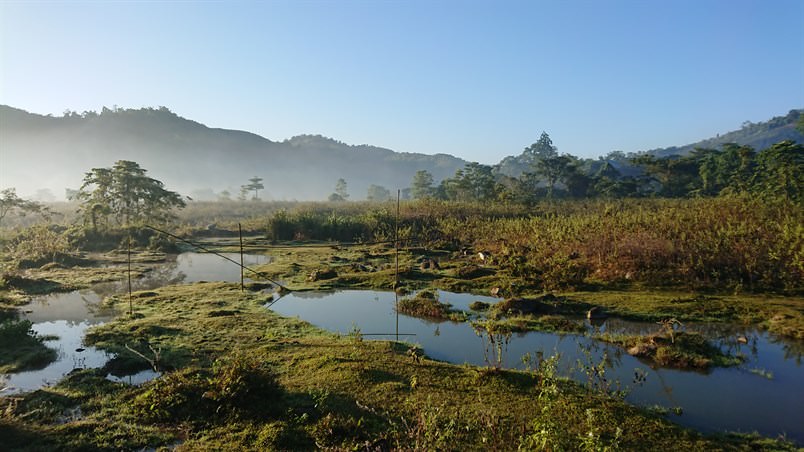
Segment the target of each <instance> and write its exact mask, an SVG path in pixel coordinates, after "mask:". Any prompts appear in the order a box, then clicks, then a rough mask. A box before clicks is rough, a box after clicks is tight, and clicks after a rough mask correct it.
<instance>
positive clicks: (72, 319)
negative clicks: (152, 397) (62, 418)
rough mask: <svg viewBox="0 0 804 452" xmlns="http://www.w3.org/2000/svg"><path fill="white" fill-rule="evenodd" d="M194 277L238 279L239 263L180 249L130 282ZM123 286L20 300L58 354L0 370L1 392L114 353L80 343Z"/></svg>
mask: <svg viewBox="0 0 804 452" xmlns="http://www.w3.org/2000/svg"><path fill="white" fill-rule="evenodd" d="M224 256H226V257H228V258H229V259H232V260H234V261H236V262H239V261H240V255H239V254H235V253H225V254H224ZM268 262H270V257H268V256H260V255H244V264H245V265H246V266H247V267H248V266H253V265H259V264H265V263H268ZM246 275H248V272H247V273H246ZM246 280H249V279H248V278H246ZM198 281H227V282H239V281H240V267H239V266H237V265H234V264H232V263H231V262H229V261H227V260H226V259H223V258H221V257H220V256H216V255H214V254H200V253H183V254H180V255H178V256H176V258H175V261H173V260H171V261H169V262H167V263H165V264H160V265H157V266H154V267H153V268H152V269H151V270H150V271H149V272H147V273H146V275H145V276H144V277H143V278H140V279H137V280H135V281H132V288H133V289H134V290H146V289H156V288H159V287H163V286H166V285H168V284H181V283H192V282H198ZM127 290H128V285H127V283H126V282H114V283H103V284H97V285H96V286H94V287H93V288H92V289H87V290H76V291H73V292H68V293H59V294H50V295H44V296H38V297H34V298H33V299H32V300H31V302H30V303H29V304H27V305H24V306H21V307H20V311H21V312H22V316H21V317H22V318H25V319H28V320H30V321H31V322H33V326H32V329H33V330H34V331H35V332H36V333H37V334H39V335H40V336H56V337H57V339H54V340H49V341H46V342H45V345H47V346H48V347H50V348H53V349H55V350H56V351H57V352H58V357H57V359H56V360H55V361H54V362H52V363H50V364H48V365H47V366H46V367H44V368H42V369H36V370H29V371H25V372H19V373H14V374H8V375H0V394H3V395H7V394H16V393H20V392H25V391H32V390H35V389H39V388H41V387H44V386H50V385H53V384H55V383H56V382H58V381H59V380H60V379H61V378H62V377H64V375H66V374H67V373H69V372H70V371H72V370H73V369H86V368H97V367H103V365H104V364H106V362H107V361H109V360H110V359H111V358H113V356H112V355H110V354H108V353H106V352H104V351H102V350H98V349H96V348H95V347H91V346H86V345H84V343H83V339H84V335H85V333H86V330H87V328H89V327H90V326H93V325H98V324H101V323H104V322H107V321H109V320H111V319H112V318H114V316H115V315H117V312H115V311H114V310H111V309H108V308H104V307H103V306H102V298H103V297H105V296H108V295H113V294H120V293H124V292H125V291H127ZM157 375H158V374H157V373H155V372H153V371H142V372H138V373H136V374H134V375H126V376H114V375H108V376H107V378H109V379H110V380H114V381H121V382H125V383H129V384H141V383H143V382H145V381H148V380H150V379H153V378H154V377H155V376H157Z"/></svg>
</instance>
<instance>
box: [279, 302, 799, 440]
mask: <svg viewBox="0 0 804 452" xmlns="http://www.w3.org/2000/svg"><path fill="white" fill-rule="evenodd" d="M439 300H440V301H442V302H447V303H450V304H452V305H453V306H454V307H455V308H457V309H462V310H468V304H469V303H471V302H472V301H475V300H480V301H485V302H489V303H494V302H496V301H498V300H496V299H493V298H490V297H483V296H474V295H468V294H454V293H448V292H440V293H439ZM270 309H272V310H273V311H275V312H277V313H279V314H281V315H284V316H291V317H298V318H300V319H303V320H306V321H308V322H310V323H312V324H314V325H317V326H320V327H322V328H325V329H327V330H330V331H334V332H340V333H343V334H347V333H349V332H350V331H352V330H353V329H354V328H359V329H360V331H361V332H362V333H365V334H372V335H373V334H378V333H380V334H387V335H386V336H371V338H382V339H395V333H396V325H397V316H396V313H395V311H394V294H393V293H392V292H377V291H339V292H318V293H291V294H289V295H287V296H285V297H283V298H282V299H280V300H279V301H278V302H276V303H275V304H273V305H272V306H271V308H270ZM398 322H399V333H402V334H415V336H400V337H399V339H400V340H402V341H408V342H411V343H414V344H418V345H419V346H421V347H422V349H423V350H424V352H425V353H426V354H427V355H428V356H429V357H431V358H433V359H437V360H442V361H448V362H451V363H457V364H461V363H469V364H474V365H481V366H482V365H486V362H485V360H484V353H483V350H484V347H483V342H482V340H481V338H480V337H478V336H477V334H476V333H475V331H474V330H473V328H472V327H471V325H470V324H468V323H453V322H449V321H447V322H433V321H427V320H422V319H419V318H414V317H408V316H405V315H400V316H399V318H398ZM587 328H588V329H589V331H590V332H591V333H593V332H594V329H595V328H597V329H599V330H606V329H608V330H610V331H612V330H614V331H623V332H636V331H642V332H646V331H656V330H657V329H658V326H657V325H655V324H650V323H638V322H627V321H623V320H618V319H610V320H608V321H606V322H604V323H603V324H602V325H598V326H593V325H589V324H587ZM687 329H688V330H698V331H700V332H702V333H704V334H706V335H707V336H708V337H710V338H712V339H713V340H714V341H715V342H716V343H718V344H720V346H721V347H723V348H724V349H728V350H730V351H731V352H732V353H738V354H743V355H744V356H745V358H746V361H745V363H744V364H743V365H741V366H740V367H739V368H720V369H713V370H711V371H710V372H708V373H702V372H692V371H682V370H674V369H658V368H657V369H653V368H651V367H650V365H649V364H648V363H645V362H641V361H640V360H638V359H636V358H634V357H632V356H630V355H628V354H627V353H625V352H624V351H623V350H622V349H621V348H619V347H615V346H612V345H608V344H605V343H602V342H599V341H595V340H594V339H591V338H589V337H586V336H581V335H574V334H564V335H560V334H550V333H541V332H528V333H522V334H515V335H514V336H512V338H511V341H510V343H509V345H508V349H507V352H506V353H505V355H504V364H505V366H506V367H511V368H524V364H523V362H522V357H523V356H524V355H525V354H526V353H530V354H531V356H535V355H536V353H539V352H541V353H543V354H544V356H550V355H552V354H554V353H560V355H561V367H560V368H561V369H562V371H563V373H564V375H566V376H570V377H572V378H574V379H576V380H578V381H580V382H582V383H587V376H586V375H585V374H582V373H581V372H579V371H577V370H576V369H577V368H578V363H579V362H580V363H581V364H587V365H591V364H598V363H599V362H600V361H601V359H602V357H603V354H604V353H605V354H606V356H607V357H608V358H609V363H610V364H609V365H610V368H609V369H607V377H608V379H609V381H610V382H612V381H615V380H616V381H619V383H620V387H621V388H623V389H627V390H628V395H627V397H626V399H627V400H628V401H629V402H630V403H633V404H635V405H639V406H653V405H661V406H662V407H665V408H674V407H681V409H682V412H683V414H681V415H675V414H670V415H669V416H670V418H671V419H672V420H674V421H676V422H679V423H681V424H684V425H687V426H691V427H695V428H697V429H700V430H705V431H726V430H728V431H741V432H752V431H758V432H760V433H762V434H763V435H768V436H776V435H786V436H787V437H788V438H789V439H793V440H795V441H797V442H799V443H804V408H802V407H804V367H802V365H801V344H800V343H794V342H785V341H780V340H776V339H774V338H772V337H771V336H769V335H768V334H767V333H765V332H760V331H756V330H753V329H752V330H746V329H742V330H739V329H734V328H729V327H725V326H722V325H689V326H688V327H687ZM737 335H746V336H747V337H748V338H749V342H748V344H741V343H739V342H738V341H737V340H736V337H737ZM635 369H640V370H641V371H644V372H647V379H646V381H645V382H644V383H641V384H638V383H635V382H634V371H635ZM752 369H761V370H762V371H764V372H765V373H766V375H769V374H772V378H770V379H769V378H767V377H766V376H762V375H759V374H758V372H757V371H756V370H755V371H753V372H752V371H751V370H752Z"/></svg>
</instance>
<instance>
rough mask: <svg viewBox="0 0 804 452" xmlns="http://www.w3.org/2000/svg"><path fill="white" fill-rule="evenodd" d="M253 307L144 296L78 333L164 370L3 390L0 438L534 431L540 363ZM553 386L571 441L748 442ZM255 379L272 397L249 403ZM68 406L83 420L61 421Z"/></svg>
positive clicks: (345, 439) (347, 439)
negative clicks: (442, 358) (488, 364)
mask: <svg viewBox="0 0 804 452" xmlns="http://www.w3.org/2000/svg"><path fill="white" fill-rule="evenodd" d="M264 301H265V298H264V297H263V296H261V295H259V294H255V293H251V292H241V291H240V290H238V288H237V286H236V285H232V284H215V283H207V284H194V285H186V286H173V287H166V288H163V289H159V290H156V291H151V292H148V293H145V294H141V296H138V297H137V298H136V302H135V305H134V315H132V316H127V315H121V316H120V317H119V318H118V319H116V320H114V321H111V322H109V323H107V324H105V325H102V326H98V327H94V328H93V329H92V330H91V331H90V333H89V335H88V341H89V342H90V343H93V344H94V345H96V346H98V347H101V348H105V349H108V350H112V351H116V352H119V353H121V354H123V353H126V352H125V345H129V346H131V347H141V350H145V348H144V347H145V346H146V345H148V346H151V347H153V348H154V349H161V350H162V357H161V360H160V363H159V365H160V366H161V368H162V369H165V370H166V371H167V373H166V374H165V375H164V376H163V377H161V378H159V379H158V380H156V381H154V382H151V383H148V384H145V385H143V386H142V387H129V386H126V385H123V384H118V383H112V382H109V381H106V380H104V379H103V378H102V375H103V373H104V372H103V371H92V370H89V371H82V372H79V373H75V374H72V375H70V376H68V377H67V378H66V379H65V380H64V381H63V382H61V383H60V384H59V385H57V386H56V387H54V388H49V389H44V390H40V391H35V392H33V393H30V394H28V395H25V396H22V397H20V398H0V410H2V411H4V412H6V413H8V414H7V415H6V416H5V417H3V418H2V419H1V420H0V434H2V436H3V438H4V446H5V447H8V448H11V449H15V448H21V449H33V450H35V449H40V450H42V449H49V450H58V449H76V448H85V449H96V448H107V449H140V448H156V447H159V446H172V445H176V444H179V445H180V446H179V447H180V449H186V450H198V449H269V450H270V449H315V448H329V447H331V448H336V449H353V448H362V447H365V446H366V445H367V444H368V445H374V446H375V447H381V446H382V445H385V446H386V447H393V448H401V449H413V448H420V449H439V450H443V449H452V450H466V449H497V450H500V449H515V448H517V447H518V446H519V445H520V443H521V442H522V440H523V438H525V437H527V436H528V435H530V434H532V433H533V432H534V430H533V429H534V428H536V427H537V426H536V424H535V423H534V422H532V421H533V420H534V413H535V412H536V411H537V410H539V409H540V399H539V394H540V391H541V390H540V377H539V374H538V373H527V372H515V371H498V372H493V373H489V372H485V371H483V369H479V368H475V367H471V366H457V365H451V364H447V363H443V362H436V361H431V360H429V359H414V358H412V357H411V355H410V354H409V353H408V350H409V346H407V345H405V344H400V343H394V342H385V341H364V340H362V339H361V338H360V337H359V335H356V336H352V337H339V336H336V335H333V334H329V333H326V332H323V331H321V330H318V329H316V328H314V327H312V326H310V325H309V324H307V323H304V322H301V321H299V320H295V319H288V318H282V317H279V316H277V315H276V314H274V313H272V312H271V311H269V310H266V309H265V308H263V307H262V303H263V302H264ZM221 312H226V313H229V315H220V313H221ZM129 353H130V352H129ZM130 358H131V359H139V358H137V357H136V356H134V355H133V354H131V356H130ZM238 363H241V364H238ZM255 363H259V364H255ZM266 372H267V373H266ZM225 382H229V383H227V384H222V383H225ZM261 382H263V383H261ZM556 384H557V387H558V389H559V390H558V393H557V395H556V396H555V398H553V399H551V403H550V410H551V416H552V419H554V420H555V425H558V426H560V430H558V431H555V432H553V433H552V434H554V435H560V437H561V438H563V440H567V441H570V444H576V445H578V447H580V444H581V443H580V442H579V441H580V440H579V439H578V438H581V437H583V436H584V435H586V434H587V433H588V432H589V431H590V429H593V430H594V432H595V434H596V435H597V436H596V437H597V438H598V440H599V442H600V444H604V443H606V442H607V441H610V440H611V439H612V438H614V437H615V435H616V431H617V429H618V428H619V429H621V431H622V433H621V435H620V436H619V439H618V440H617V441H618V444H619V446H620V447H622V448H623V449H643V448H645V447H649V448H650V449H653V450H668V449H680V450H704V449H705V450H718V449H722V448H730V449H735V450H751V447H752V446H753V445H754V444H756V442H757V441H758V440H757V438H755V437H733V438H725V437H706V436H703V435H701V434H699V433H697V432H694V431H692V430H688V429H684V428H681V427H678V426H676V425H674V424H672V423H669V422H667V421H665V420H663V419H661V418H659V417H657V416H655V415H651V414H649V413H647V412H646V411H642V410H639V409H637V408H634V407H631V406H629V405H627V404H625V403H624V402H622V401H621V400H619V399H617V398H612V397H608V396H605V395H601V394H597V393H590V392H588V391H587V390H585V389H583V388H582V387H581V386H579V385H578V384H575V383H572V382H570V381H566V380H557V383H556ZM252 385H257V387H256V388H255V387H253V386H252ZM260 385H267V386H265V388H266V389H265V390H266V391H268V392H267V393H265V394H269V395H267V396H263V397H249V396H248V395H249V394H257V393H255V392H251V391H258V390H259V389H258V388H259V387H261V386H260ZM228 387H234V388H235V389H233V390H231V391H228V392H227V391H226V390H225V388H228ZM76 408H79V409H80V417H79V418H77V419H70V418H67V417H65V413H71V412H75V409H76ZM588 410H593V412H594V413H595V415H594V416H593V421H590V420H589V419H590V418H589V415H588ZM165 413H167V415H166V414H165ZM171 413H172V414H176V416H175V417H173V416H171V415H170V414H171ZM57 420H58V422H56V421H57ZM590 422H592V424H590ZM762 441H765V440H762ZM764 447H780V448H783V449H784V448H788V449H789V448H790V446H788V445H786V444H784V443H779V442H768V443H766V444H765V446H764Z"/></svg>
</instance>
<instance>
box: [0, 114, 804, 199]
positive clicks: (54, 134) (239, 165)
mask: <svg viewBox="0 0 804 452" xmlns="http://www.w3.org/2000/svg"><path fill="white" fill-rule="evenodd" d="M802 112H804V110H791V111H790V112H789V113H788V114H787V115H785V116H779V117H775V118H772V119H770V120H769V121H766V122H761V123H757V124H752V123H746V124H744V125H743V127H742V128H741V129H740V130H735V131H732V132H728V133H725V134H722V135H719V136H717V137H714V138H710V139H707V140H702V141H700V142H697V143H692V144H688V145H684V146H679V147H669V148H662V149H654V150H650V151H645V152H646V153H650V154H654V155H656V156H659V157H665V156H670V155H675V154H681V155H683V154H687V153H689V152H690V151H691V150H693V149H694V148H696V147H705V148H719V147H720V146H721V145H722V144H724V143H729V142H735V143H738V144H741V145H749V146H752V147H753V148H754V149H756V150H761V149H764V148H766V147H768V146H770V145H771V144H773V143H776V142H779V141H782V140H794V141H798V142H804V135H802V134H801V132H800V131H799V130H797V129H796V123H797V121H798V120H799V118H800V117H801V114H802ZM527 144H528V143H523V148H524V147H525V145H527ZM560 151H561V149H560V146H559V152H560ZM625 157H626V156H625V155H624V154H622V155H619V156H617V158H613V157H612V156H606V157H601V158H599V159H597V160H592V159H588V160H587V166H588V167H589V171H590V174H591V173H594V172H596V171H598V169H599V167H600V166H601V165H605V163H606V162H608V163H609V164H611V165H612V166H614V167H615V168H617V170H618V171H620V173H621V174H623V175H631V173H634V172H635V171H636V172H639V169H638V168H634V167H631V166H630V164H629V162H628V161H627V159H626V158H625ZM121 159H125V160H133V161H135V162H137V163H139V164H140V165H141V166H142V167H143V168H145V169H147V170H148V171H149V175H151V176H152V177H155V178H157V179H159V180H162V181H163V182H165V184H166V185H167V187H168V188H169V189H171V190H176V191H179V192H181V193H184V194H190V195H193V197H194V198H196V199H214V198H215V196H216V194H219V193H220V192H221V191H223V190H226V191H229V192H230V193H231V195H232V197H235V196H237V193H238V191H239V188H240V186H241V185H244V184H246V183H247V182H248V179H249V178H251V177H253V176H258V177H262V178H263V179H264V181H263V183H264V185H265V190H264V191H263V192H262V197H263V199H288V200H293V199H296V200H320V199H325V198H326V197H327V195H329V194H330V193H332V192H333V190H334V187H335V183H336V181H337V180H338V179H339V178H343V179H345V180H346V181H347V185H348V192H349V193H350V195H351V196H350V199H364V198H365V196H366V192H367V189H368V187H369V186H370V185H381V186H384V187H386V188H387V189H389V190H391V191H392V192H393V191H394V190H395V189H397V188H406V187H408V186H409V185H410V183H411V180H412V179H413V175H414V174H415V173H416V171H418V170H427V171H429V172H430V173H431V174H432V175H433V177H434V179H435V181H436V183H438V182H439V181H441V180H442V179H445V178H448V177H452V176H453V175H454V174H455V171H456V170H458V169H461V168H463V167H464V165H465V164H466V163H468V162H467V161H465V160H463V159H460V158H458V157H454V156H452V155H449V154H435V155H427V154H417V153H404V152H395V151H393V150H390V149H386V148H382V147H377V146H371V145H367V144H362V145H348V144H345V143H342V142H340V141H337V140H335V139H332V138H327V137H323V136H321V135H299V136H296V137H292V138H289V139H287V140H284V141H282V142H275V141H271V140H269V139H266V138H264V137H261V136H259V135H257V134H254V133H250V132H245V131H240V130H229V129H219V128H211V127H207V126H205V125H204V124H201V123H199V122H196V121H192V120H189V119H186V118H183V117H181V116H179V115H177V114H176V113H173V112H172V111H170V110H169V109H167V108H165V107H160V108H142V109H117V108H115V109H108V108H106V107H104V108H103V109H102V110H101V112H100V113H96V112H84V113H82V114H78V113H74V112H72V113H67V114H65V115H64V116H62V117H53V116H44V115H39V114H34V113H28V112H26V111H24V110H20V109H17V108H13V107H10V106H6V105H0V188H5V187H16V188H17V189H18V192H19V193H21V194H26V193H34V192H35V191H36V190H38V189H43V188H46V189H49V190H51V191H52V193H53V194H54V195H55V196H56V197H58V198H61V197H62V196H63V194H64V190H65V188H70V189H76V188H78V187H79V186H80V185H81V181H82V179H83V176H84V173H85V172H87V171H89V170H90V169H91V168H95V167H110V166H112V164H113V163H114V162H115V161H117V160H121ZM523 171H530V167H529V163H528V162H527V159H526V158H525V156H524V155H523V154H519V155H512V156H508V157H505V158H504V159H502V160H501V161H500V163H499V164H497V165H495V173H497V174H505V175H508V176H519V175H521V173H522V172H523Z"/></svg>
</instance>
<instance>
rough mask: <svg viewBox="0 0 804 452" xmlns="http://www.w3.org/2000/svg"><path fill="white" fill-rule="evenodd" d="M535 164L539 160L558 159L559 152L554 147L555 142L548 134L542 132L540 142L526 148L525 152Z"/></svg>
mask: <svg viewBox="0 0 804 452" xmlns="http://www.w3.org/2000/svg"><path fill="white" fill-rule="evenodd" d="M523 154H525V155H526V156H527V157H528V158H529V159H530V162H531V164H533V163H534V162H535V161H536V160H537V159H548V158H553V157H558V150H557V149H556V147H555V146H553V140H551V139H550V135H548V134H547V132H542V134H541V136H540V137H539V141H537V142H535V143H533V144H531V145H530V146H528V147H526V148H525V151H524V152H523Z"/></svg>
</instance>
